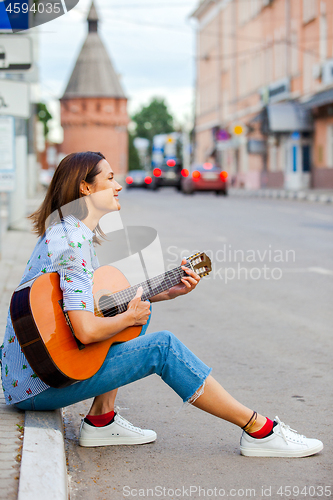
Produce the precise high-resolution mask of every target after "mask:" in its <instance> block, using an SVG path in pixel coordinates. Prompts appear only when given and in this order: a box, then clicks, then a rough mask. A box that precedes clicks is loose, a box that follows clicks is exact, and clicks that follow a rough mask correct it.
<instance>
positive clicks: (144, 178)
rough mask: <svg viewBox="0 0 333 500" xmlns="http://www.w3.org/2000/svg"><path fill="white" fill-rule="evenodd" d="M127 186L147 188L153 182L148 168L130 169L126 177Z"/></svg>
mask: <svg viewBox="0 0 333 500" xmlns="http://www.w3.org/2000/svg"><path fill="white" fill-rule="evenodd" d="M125 182H126V187H127V188H134V187H143V188H146V187H148V186H149V184H151V182H152V178H151V176H150V175H148V173H147V171H146V170H130V171H129V172H128V176H127V177H126V179H125Z"/></svg>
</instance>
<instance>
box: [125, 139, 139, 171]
mask: <svg viewBox="0 0 333 500" xmlns="http://www.w3.org/2000/svg"><path fill="white" fill-rule="evenodd" d="M133 141H134V136H133V134H131V133H130V132H128V170H140V169H141V168H142V167H141V164H140V158H139V155H138V151H137V149H136V147H135V146H134V142H133Z"/></svg>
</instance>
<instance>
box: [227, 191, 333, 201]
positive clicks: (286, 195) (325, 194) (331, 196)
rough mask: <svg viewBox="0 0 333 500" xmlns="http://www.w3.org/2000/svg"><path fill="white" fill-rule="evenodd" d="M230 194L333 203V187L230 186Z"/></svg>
mask: <svg viewBox="0 0 333 500" xmlns="http://www.w3.org/2000/svg"><path fill="white" fill-rule="evenodd" d="M229 194H230V195H232V196H243V197H253V198H275V199H289V200H295V201H311V202H315V203H333V189H302V190H300V191H292V190H287V189H270V188H262V189H242V188H233V187H230V188H229Z"/></svg>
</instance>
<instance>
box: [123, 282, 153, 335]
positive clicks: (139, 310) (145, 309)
mask: <svg viewBox="0 0 333 500" xmlns="http://www.w3.org/2000/svg"><path fill="white" fill-rule="evenodd" d="M142 293H143V288H142V286H139V288H138V289H137V291H136V295H135V297H134V298H133V299H132V300H131V301H130V302H129V304H128V306H127V311H128V312H129V313H130V314H131V316H132V318H133V323H132V324H133V326H141V325H145V324H146V323H147V321H148V319H149V316H150V302H148V301H147V300H141V297H142Z"/></svg>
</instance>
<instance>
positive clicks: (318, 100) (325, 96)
mask: <svg viewBox="0 0 333 500" xmlns="http://www.w3.org/2000/svg"><path fill="white" fill-rule="evenodd" d="M327 104H333V89H330V90H325V91H324V92H319V93H318V94H316V95H314V96H313V97H311V99H310V100H309V101H307V102H304V103H303V106H304V107H305V108H307V109H312V108H320V106H326V105H327Z"/></svg>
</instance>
